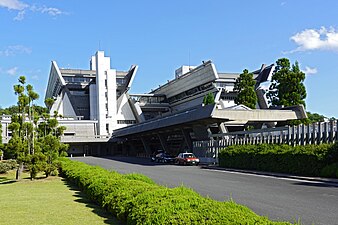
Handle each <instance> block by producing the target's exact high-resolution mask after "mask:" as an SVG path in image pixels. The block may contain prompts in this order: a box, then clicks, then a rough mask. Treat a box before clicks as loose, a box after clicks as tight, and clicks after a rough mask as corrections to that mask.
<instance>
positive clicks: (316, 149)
mask: <svg viewBox="0 0 338 225" xmlns="http://www.w3.org/2000/svg"><path fill="white" fill-rule="evenodd" d="M336 163H338V144H337V143H336V144H322V145H305V146H296V147H292V146H289V145H276V144H261V145H232V146H229V147H227V148H225V149H223V150H221V151H220V153H219V164H220V166H221V167H227V168H237V169H250V170H260V171H269V172H278V173H290V174H296V175H304V176H326V177H336V176H337V174H336V173H337V172H338V170H336V171H333V170H335V168H337V165H336ZM328 167H329V168H328Z"/></svg>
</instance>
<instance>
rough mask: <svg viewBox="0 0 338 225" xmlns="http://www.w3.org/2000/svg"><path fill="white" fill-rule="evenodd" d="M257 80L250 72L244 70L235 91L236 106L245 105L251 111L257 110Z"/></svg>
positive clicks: (237, 80)
mask: <svg viewBox="0 0 338 225" xmlns="http://www.w3.org/2000/svg"><path fill="white" fill-rule="evenodd" d="M255 83H256V82H255V80H254V79H253V74H252V73H249V71H248V70H246V69H245V70H243V73H241V74H240V75H239V77H238V78H237V79H236V83H235V87H234V91H235V92H237V93H238V94H237V96H236V98H235V103H236V104H243V105H245V106H248V107H249V108H251V109H255V108H256V103H257V95H256V92H255Z"/></svg>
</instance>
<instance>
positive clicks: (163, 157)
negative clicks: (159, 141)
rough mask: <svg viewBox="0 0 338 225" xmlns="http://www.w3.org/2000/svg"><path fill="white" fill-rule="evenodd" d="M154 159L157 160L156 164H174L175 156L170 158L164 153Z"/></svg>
mask: <svg viewBox="0 0 338 225" xmlns="http://www.w3.org/2000/svg"><path fill="white" fill-rule="evenodd" d="M156 159H157V162H162V163H174V162H175V156H171V155H169V154H168V153H165V152H162V153H160V154H158V155H156Z"/></svg>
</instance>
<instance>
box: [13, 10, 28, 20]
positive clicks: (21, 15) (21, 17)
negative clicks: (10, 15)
mask: <svg viewBox="0 0 338 225" xmlns="http://www.w3.org/2000/svg"><path fill="white" fill-rule="evenodd" d="M25 14H26V11H25V10H22V11H20V12H18V15H16V17H14V20H16V21H21V20H23V19H24V17H25Z"/></svg>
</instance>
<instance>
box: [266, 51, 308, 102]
mask: <svg viewBox="0 0 338 225" xmlns="http://www.w3.org/2000/svg"><path fill="white" fill-rule="evenodd" d="M304 80H305V73H303V72H302V71H301V70H300V69H299V64H298V62H297V61H296V62H295V64H293V65H291V64H290V61H289V59H287V58H281V59H278V60H277V62H276V68H275V71H274V73H273V75H272V80H271V85H270V87H269V91H268V93H267V97H268V98H269V100H270V103H271V105H272V106H292V105H300V104H301V105H304V107H305V98H306V89H305V86H304V84H303V82H304Z"/></svg>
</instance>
